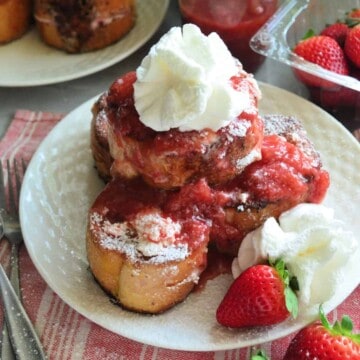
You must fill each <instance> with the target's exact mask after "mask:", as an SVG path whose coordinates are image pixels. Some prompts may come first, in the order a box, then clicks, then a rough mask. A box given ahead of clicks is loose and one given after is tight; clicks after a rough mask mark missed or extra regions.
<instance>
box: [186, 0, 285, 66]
mask: <svg viewBox="0 0 360 360" xmlns="http://www.w3.org/2000/svg"><path fill="white" fill-rule="evenodd" d="M179 8H180V13H181V16H182V20H183V23H193V24H195V25H197V26H199V28H200V29H201V31H202V32H203V33H205V34H206V35H208V34H209V33H211V32H216V33H217V34H218V35H219V36H220V37H221V38H222V40H223V41H224V42H225V44H226V45H227V47H228V48H229V50H230V52H231V53H232V55H233V56H234V57H236V58H238V59H239V60H240V61H241V63H242V64H243V66H244V69H245V70H246V71H248V72H255V71H256V70H257V68H258V67H259V66H260V65H261V63H262V62H263V61H264V59H265V57H264V56H263V55H261V54H259V53H257V52H255V51H253V50H252V49H251V48H250V46H249V41H250V39H251V38H252V36H253V35H254V34H255V33H256V32H257V31H258V30H259V29H260V28H261V27H262V26H263V25H264V24H265V23H266V22H267V21H268V20H269V18H270V17H271V16H272V15H273V14H274V13H275V11H276V10H277V8H278V0H221V1H219V0H179Z"/></svg>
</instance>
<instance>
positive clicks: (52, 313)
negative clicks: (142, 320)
mask: <svg viewBox="0 0 360 360" xmlns="http://www.w3.org/2000/svg"><path fill="white" fill-rule="evenodd" d="M62 116H63V114H54V113H48V112H33V111H27V110H19V111H17V112H16V114H15V116H14V119H13V121H12V122H11V124H10V126H9V128H8V130H7V132H6V134H5V136H4V138H3V139H2V140H1V142H0V160H1V161H3V160H5V159H12V158H14V157H16V156H18V157H22V158H24V159H25V160H27V161H29V160H30V159H31V156H32V154H33V153H34V151H35V150H36V148H37V146H38V145H39V143H40V142H41V140H42V139H43V138H44V137H45V136H46V135H47V134H48V132H49V131H50V130H51V129H52V128H53V127H54V125H55V124H56V123H57V122H58V121H60V120H61V118H62ZM359 134H360V132H359V131H357V132H356V133H354V135H355V136H358V139H360V136H359ZM9 250H10V249H9V245H8V243H7V242H6V241H5V240H2V241H1V243H0V261H1V263H2V264H4V266H5V267H8V264H9ZM20 272H21V278H20V281H21V288H22V296H23V303H24V306H25V308H26V310H27V312H28V314H29V316H30V319H31V320H32V322H33V323H34V324H35V327H36V329H37V331H38V334H39V335H40V339H41V342H42V344H43V345H44V348H45V351H46V353H47V354H48V357H49V359H51V360H75V359H76V360H77V359H89V360H100V359H101V360H115V359H116V360H127V359H131V360H132V359H139V360H140V359H151V360H165V359H174V360H190V359H191V360H210V359H213V360H245V359H249V356H250V349H248V348H244V349H234V350H227V351H218V352H184V351H174V350H167V349H162V348H156V347H153V346H148V345H144V344H140V343H137V342H135V341H132V340H129V339H126V338H123V337H121V336H119V335H116V334H114V333H111V332H109V331H108V330H105V329H103V328H101V327H99V326H98V325H96V324H94V323H92V322H91V321H89V320H87V319H86V318H84V317H83V316H81V315H80V314H78V313H77V312H76V311H74V310H73V309H71V308H70V307H69V306H67V305H66V304H65V303H64V302H63V301H62V300H61V299H60V298H59V297H58V296H57V295H56V294H55V293H54V292H53V291H52V290H51V289H50V288H49V287H48V286H47V284H46V283H45V282H44V280H43V279H42V278H41V276H40V275H39V273H38V272H37V270H36V269H35V267H34V265H33V263H32V261H31V259H30V257H29V256H28V253H27V251H26V248H25V247H22V249H21V251H20ZM359 301H360V287H358V288H357V289H356V290H355V291H354V292H353V293H352V294H351V296H349V297H348V298H347V299H346V301H345V302H343V303H342V304H341V305H340V306H339V307H338V308H337V309H335V310H334V311H333V312H332V313H331V317H330V319H335V318H338V317H341V316H342V315H343V314H349V315H350V316H352V318H353V320H354V324H355V326H356V327H357V328H359V327H360V312H359V311H358V308H359ZM0 311H1V313H2V307H1V304H0ZM0 315H2V314H0ZM1 319H2V316H1V317H0V325H2V320H1ZM292 336H293V335H291V336H288V337H286V338H283V339H279V340H277V341H274V342H272V343H266V344H262V345H261V348H263V349H264V350H265V351H266V353H267V354H268V355H269V356H270V357H271V359H272V360H280V359H282V357H283V355H284V352H285V349H286V348H287V346H288V344H289V341H290V340H291V338H292Z"/></svg>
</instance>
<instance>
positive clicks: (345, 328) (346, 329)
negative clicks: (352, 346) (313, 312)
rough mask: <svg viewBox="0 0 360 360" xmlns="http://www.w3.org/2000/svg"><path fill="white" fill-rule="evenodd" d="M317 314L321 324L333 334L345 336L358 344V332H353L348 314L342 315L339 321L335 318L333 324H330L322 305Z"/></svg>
mask: <svg viewBox="0 0 360 360" xmlns="http://www.w3.org/2000/svg"><path fill="white" fill-rule="evenodd" d="M319 316H320V321H321V323H322V325H323V326H324V327H325V329H327V330H328V331H329V333H330V334H332V335H334V336H346V337H348V338H350V339H351V340H352V341H354V342H355V343H357V344H360V334H359V333H353V322H352V320H351V319H350V317H349V316H348V315H344V316H343V317H342V319H341V322H338V321H337V320H336V321H335V323H334V324H333V325H331V324H330V322H329V320H328V318H327V317H326V314H325V312H324V309H323V307H322V305H320V307H319Z"/></svg>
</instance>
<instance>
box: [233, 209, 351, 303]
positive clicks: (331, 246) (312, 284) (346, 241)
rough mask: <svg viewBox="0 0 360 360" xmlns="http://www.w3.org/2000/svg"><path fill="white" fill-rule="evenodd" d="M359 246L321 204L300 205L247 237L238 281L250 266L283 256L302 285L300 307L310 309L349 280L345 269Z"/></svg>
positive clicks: (236, 268) (235, 263) (235, 271)
mask: <svg viewBox="0 0 360 360" xmlns="http://www.w3.org/2000/svg"><path fill="white" fill-rule="evenodd" d="M357 247H358V242H357V241H356V239H355V237H354V235H353V234H352V233H351V232H350V231H347V230H346V229H345V227H344V224H343V223H342V222H341V221H339V220H336V219H334V211H333V209H331V208H328V207H325V206H324V205H320V204H300V205H297V206H296V207H294V208H293V209H290V210H288V211H286V212H284V213H283V214H282V215H281V216H280V218H279V222H277V221H276V220H275V218H269V219H268V220H266V221H265V223H264V224H263V225H262V226H261V227H259V228H258V229H256V230H254V231H253V232H251V233H249V234H248V235H247V236H246V237H245V239H244V240H243V242H242V243H241V246H240V249H239V253H238V257H237V258H235V259H234V261H233V264H232V273H233V276H234V277H235V278H236V277H238V276H239V275H240V273H241V272H242V271H244V270H245V269H246V268H248V267H249V266H252V265H254V264H258V263H261V262H264V260H266V259H278V258H282V259H283V260H284V261H285V263H286V264H287V267H288V269H289V271H290V272H291V273H292V275H294V276H296V277H297V279H298V282H299V288H300V290H299V293H298V297H299V303H300V304H301V303H302V304H303V305H306V306H312V305H318V304H321V303H323V302H325V301H327V300H329V299H330V298H331V297H332V296H333V295H334V294H335V292H337V291H338V290H339V289H340V287H341V284H342V283H343V282H344V279H345V277H346V275H347V274H346V265H347V263H348V262H349V259H350V257H351V256H352V255H354V253H355V252H356V249H357Z"/></svg>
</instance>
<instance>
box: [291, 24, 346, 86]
mask: <svg viewBox="0 0 360 360" xmlns="http://www.w3.org/2000/svg"><path fill="white" fill-rule="evenodd" d="M293 52H294V53H295V54H296V55H298V56H300V57H302V58H303V59H305V60H307V61H309V62H311V63H314V64H316V65H319V66H321V67H322V68H324V69H326V70H329V71H332V72H334V73H337V74H341V75H348V74H349V65H348V62H347V59H346V58H345V54H344V51H343V49H342V48H341V47H340V45H339V44H338V43H337V42H336V40H334V39H333V38H331V37H329V36H324V35H314V33H313V31H311V32H309V33H308V34H307V35H306V36H305V38H304V39H303V40H301V41H300V42H299V43H297V44H296V45H295V47H294V49H293ZM295 72H296V75H297V76H298V78H299V80H301V81H302V82H303V83H304V84H306V85H308V86H318V87H327V88H328V87H332V86H333V84H332V83H331V82H328V81H325V80H323V79H322V78H320V77H318V76H315V75H312V74H309V73H307V72H304V71H300V70H297V69H296V70H295Z"/></svg>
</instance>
